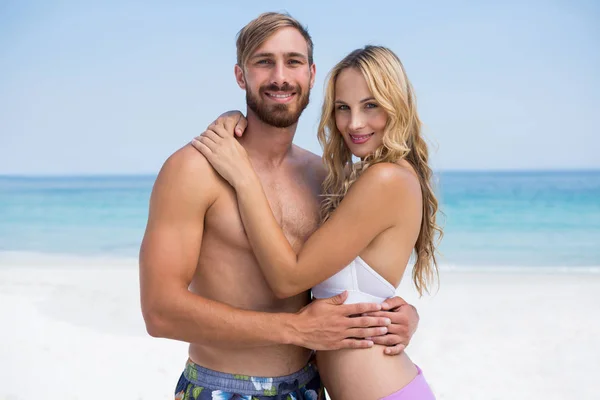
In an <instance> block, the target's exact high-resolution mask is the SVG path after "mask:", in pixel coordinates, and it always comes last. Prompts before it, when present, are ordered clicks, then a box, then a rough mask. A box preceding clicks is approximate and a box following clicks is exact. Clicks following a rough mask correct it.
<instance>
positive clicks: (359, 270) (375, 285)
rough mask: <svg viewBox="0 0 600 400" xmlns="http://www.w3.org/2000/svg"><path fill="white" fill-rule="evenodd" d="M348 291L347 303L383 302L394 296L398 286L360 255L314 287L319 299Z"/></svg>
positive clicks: (316, 296) (313, 289)
mask: <svg viewBox="0 0 600 400" xmlns="http://www.w3.org/2000/svg"><path fill="white" fill-rule="evenodd" d="M344 290H347V291H348V298H347V299H346V301H345V302H344V303H345V304H353V303H383V301H384V300H385V299H387V298H389V297H394V296H395V294H396V288H395V287H394V286H392V284H391V283H389V282H388V281H386V280H385V279H384V278H383V277H382V276H381V275H379V274H378V273H377V272H376V271H375V270H374V269H373V268H371V267H370V266H369V264H367V263H366V262H365V260H363V259H362V258H360V257H356V258H355V259H354V261H352V262H351V263H350V264H348V266H346V267H345V268H344V269H343V270H341V271H340V272H338V273H337V274H335V275H333V276H332V277H331V278H329V279H326V280H325V281H323V282H321V283H319V284H318V285H316V286H315V287H313V288H312V293H313V296H314V297H315V298H317V299H323V298H327V297H332V296H336V295H338V294H340V293H342V292H343V291H344Z"/></svg>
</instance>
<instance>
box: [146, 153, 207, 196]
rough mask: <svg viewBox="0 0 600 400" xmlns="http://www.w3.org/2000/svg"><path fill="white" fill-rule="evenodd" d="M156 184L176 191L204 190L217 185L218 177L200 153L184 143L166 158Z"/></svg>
mask: <svg viewBox="0 0 600 400" xmlns="http://www.w3.org/2000/svg"><path fill="white" fill-rule="evenodd" d="M156 184H158V185H161V186H166V187H167V188H168V189H169V190H176V191H181V190H183V191H194V190H197V189H204V190H206V189H209V188H211V187H216V186H217V184H218V177H217V176H216V172H215V171H214V169H213V168H212V167H211V165H210V163H209V162H208V160H207V159H206V158H205V157H204V156H203V155H202V153H200V152H199V151H198V150H196V149H195V148H194V147H193V146H192V145H191V144H186V145H185V146H183V147H182V148H180V149H179V150H177V151H175V152H174V153H173V154H171V156H169V158H167V160H166V161H165V162H164V164H163V166H162V168H161V170H160V172H159V174H158V177H157V179H156Z"/></svg>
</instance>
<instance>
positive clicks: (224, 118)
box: [207, 110, 248, 137]
mask: <svg viewBox="0 0 600 400" xmlns="http://www.w3.org/2000/svg"><path fill="white" fill-rule="evenodd" d="M217 125H221V126H223V127H224V128H225V129H226V130H227V132H229V133H230V134H231V135H234V134H235V136H237V137H242V135H243V134H244V131H245V130H246V127H247V126H248V120H246V117H244V114H242V112H241V111H238V110H232V111H227V112H224V113H223V114H221V115H219V118H217V119H216V120H215V121H214V122H213V123H212V124H210V125H209V126H208V128H207V129H212V128H214V127H215V126H217Z"/></svg>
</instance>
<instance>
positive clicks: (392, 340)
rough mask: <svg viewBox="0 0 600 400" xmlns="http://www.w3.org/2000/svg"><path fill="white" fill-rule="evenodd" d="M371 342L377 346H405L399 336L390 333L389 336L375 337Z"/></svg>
mask: <svg viewBox="0 0 600 400" xmlns="http://www.w3.org/2000/svg"><path fill="white" fill-rule="evenodd" d="M371 340H373V343H375V344H381V345H384V346H396V345H402V346H404V344H403V343H401V342H402V338H401V337H400V336H398V335H394V334H391V333H388V334H387V335H383V336H381V335H380V336H374V337H372V338H371Z"/></svg>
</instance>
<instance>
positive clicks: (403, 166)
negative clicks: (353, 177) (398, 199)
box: [357, 160, 421, 193]
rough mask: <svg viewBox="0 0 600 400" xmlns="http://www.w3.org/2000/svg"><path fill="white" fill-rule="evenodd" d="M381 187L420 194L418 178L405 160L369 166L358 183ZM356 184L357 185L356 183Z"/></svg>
mask: <svg viewBox="0 0 600 400" xmlns="http://www.w3.org/2000/svg"><path fill="white" fill-rule="evenodd" d="M360 181H363V183H364V184H369V185H377V186H381V188H382V189H383V188H384V187H385V188H388V189H389V190H392V191H395V190H402V191H406V190H409V191H413V190H418V192H419V193H420V192H421V184H420V182H419V177H418V175H417V173H416V172H415V170H414V168H413V167H412V166H411V165H410V163H408V162H407V161H405V160H401V161H399V162H395V163H393V162H380V163H376V164H374V165H371V166H369V168H367V169H366V171H364V172H363V173H362V174H361V176H360V178H359V179H358V182H360ZM358 182H357V183H358Z"/></svg>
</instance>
